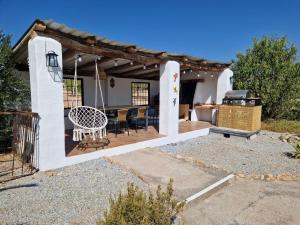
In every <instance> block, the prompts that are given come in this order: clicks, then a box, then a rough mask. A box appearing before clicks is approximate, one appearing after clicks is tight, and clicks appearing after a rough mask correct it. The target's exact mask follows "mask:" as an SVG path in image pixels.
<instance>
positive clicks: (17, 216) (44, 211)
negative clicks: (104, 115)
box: [0, 159, 147, 225]
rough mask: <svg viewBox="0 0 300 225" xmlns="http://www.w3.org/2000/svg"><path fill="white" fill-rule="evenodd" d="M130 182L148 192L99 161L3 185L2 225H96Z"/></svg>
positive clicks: (126, 174) (125, 174)
mask: <svg viewBox="0 0 300 225" xmlns="http://www.w3.org/2000/svg"><path fill="white" fill-rule="evenodd" d="M128 182H134V183H135V184H136V185H138V186H140V187H141V188H144V189H146V188H147V187H146V185H145V184H144V183H143V182H142V181H141V180H139V179H138V178H137V177H135V176H134V175H132V174H131V173H129V172H126V171H125V170H122V169H121V168H119V167H117V166H115V165H112V164H110V163H108V162H106V161H104V160H100V159H99V160H93V161H89V162H86V163H82V164H78V165H74V166H70V167H65V168H63V169H58V170H55V171H52V172H39V173H36V174H35V175H33V176H30V177H24V178H22V179H18V180H15V181H11V182H8V183H6V184H5V185H3V184H2V185H1V184H0V224H1V225H2V224H39V225H44V224H51V225H53V224H59V225H64V224H95V222H96V220H97V219H98V218H99V217H100V216H101V215H102V213H103V210H104V209H105V208H106V207H107V206H108V199H109V196H110V195H112V196H115V195H116V194H117V193H119V191H121V190H124V189H126V187H127V183H128Z"/></svg>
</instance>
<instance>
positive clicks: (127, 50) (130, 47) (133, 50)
mask: <svg viewBox="0 0 300 225" xmlns="http://www.w3.org/2000/svg"><path fill="white" fill-rule="evenodd" d="M125 51H126V52H129V53H136V51H137V50H136V46H134V45H130V46H128V47H126V48H125Z"/></svg>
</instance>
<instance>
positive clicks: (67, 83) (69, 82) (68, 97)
mask: <svg viewBox="0 0 300 225" xmlns="http://www.w3.org/2000/svg"><path fill="white" fill-rule="evenodd" d="M75 104H76V95H75V91H74V93H73V78H64V108H65V109H68V108H71V107H72V106H75ZM77 105H78V106H82V105H83V80H82V79H80V78H78V79H77Z"/></svg>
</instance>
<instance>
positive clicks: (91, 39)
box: [85, 36, 97, 46]
mask: <svg viewBox="0 0 300 225" xmlns="http://www.w3.org/2000/svg"><path fill="white" fill-rule="evenodd" d="M85 43H86V44H88V45H91V46H94V45H95V44H97V40H96V37H95V36H90V37H87V38H85Z"/></svg>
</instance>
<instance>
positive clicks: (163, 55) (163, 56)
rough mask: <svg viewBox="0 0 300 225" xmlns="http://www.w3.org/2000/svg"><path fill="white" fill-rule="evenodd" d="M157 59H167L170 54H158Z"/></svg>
mask: <svg viewBox="0 0 300 225" xmlns="http://www.w3.org/2000/svg"><path fill="white" fill-rule="evenodd" d="M156 57H157V58H159V59H166V58H167V57H168V53H167V52H160V53H158V54H156Z"/></svg>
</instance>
